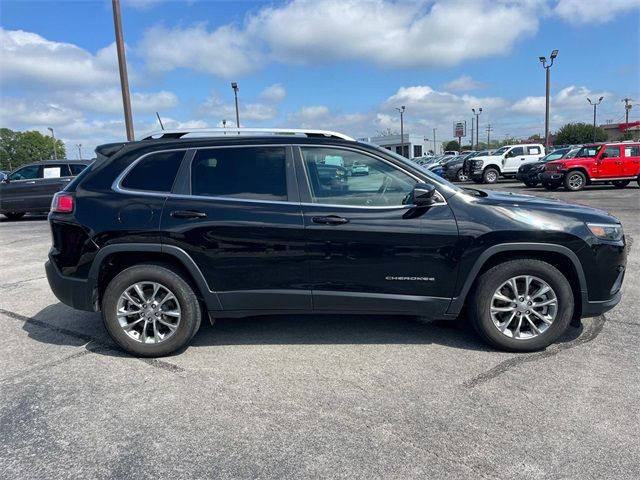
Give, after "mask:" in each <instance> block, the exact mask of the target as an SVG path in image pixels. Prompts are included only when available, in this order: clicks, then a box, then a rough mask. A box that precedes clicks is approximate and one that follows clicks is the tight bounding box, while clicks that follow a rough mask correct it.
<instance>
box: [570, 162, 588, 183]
mask: <svg viewBox="0 0 640 480" xmlns="http://www.w3.org/2000/svg"><path fill="white" fill-rule="evenodd" d="M576 170H577V171H579V172H580V173H582V174H584V176H585V178H586V179H587V183H591V177H590V176H589V172H588V171H587V169H586V168H584V167H582V166H575V167H569V169H568V170H567V171H566V172H565V174H564V176H565V178H566V177H567V175H569V174H570V173H571V172H575V171H576Z"/></svg>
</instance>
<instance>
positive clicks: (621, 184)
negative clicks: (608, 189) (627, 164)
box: [611, 180, 631, 188]
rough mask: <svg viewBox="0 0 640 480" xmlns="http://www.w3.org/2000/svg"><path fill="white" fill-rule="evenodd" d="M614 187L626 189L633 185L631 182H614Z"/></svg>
mask: <svg viewBox="0 0 640 480" xmlns="http://www.w3.org/2000/svg"><path fill="white" fill-rule="evenodd" d="M611 183H613V186H614V187H616V188H624V187H626V186H627V185H629V184H630V183H631V180H614V181H613V182H611Z"/></svg>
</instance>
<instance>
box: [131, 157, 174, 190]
mask: <svg viewBox="0 0 640 480" xmlns="http://www.w3.org/2000/svg"><path fill="white" fill-rule="evenodd" d="M184 154H185V150H178V151H171V152H158V153H152V154H150V155H148V156H146V157H144V158H143V159H142V160H140V161H138V163H136V164H135V166H134V167H133V168H132V169H131V171H130V172H129V173H128V174H127V176H126V177H124V180H122V182H121V184H120V186H121V187H122V188H126V189H128V190H142V191H147V192H170V191H171V188H172V187H173V182H174V180H175V178H176V174H177V173H178V169H179V168H180V163H181V162H182V159H183V157H184Z"/></svg>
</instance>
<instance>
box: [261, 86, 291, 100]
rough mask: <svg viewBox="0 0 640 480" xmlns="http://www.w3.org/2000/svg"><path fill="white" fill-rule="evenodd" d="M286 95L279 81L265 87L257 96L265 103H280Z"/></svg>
mask: <svg viewBox="0 0 640 480" xmlns="http://www.w3.org/2000/svg"><path fill="white" fill-rule="evenodd" d="M286 96H287V91H286V90H285V88H284V87H283V86H282V85H281V84H280V83H275V84H273V85H271V86H269V87H267V88H265V89H264V90H263V91H262V92H261V93H260V96H259V98H260V99H261V100H263V101H265V102H267V103H280V102H282V101H283V100H284V99H285V97H286Z"/></svg>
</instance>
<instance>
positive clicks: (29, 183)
mask: <svg viewBox="0 0 640 480" xmlns="http://www.w3.org/2000/svg"><path fill="white" fill-rule="evenodd" d="M24 183H26V184H27V185H34V184H35V183H36V181H35V180H32V181H30V182H24Z"/></svg>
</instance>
